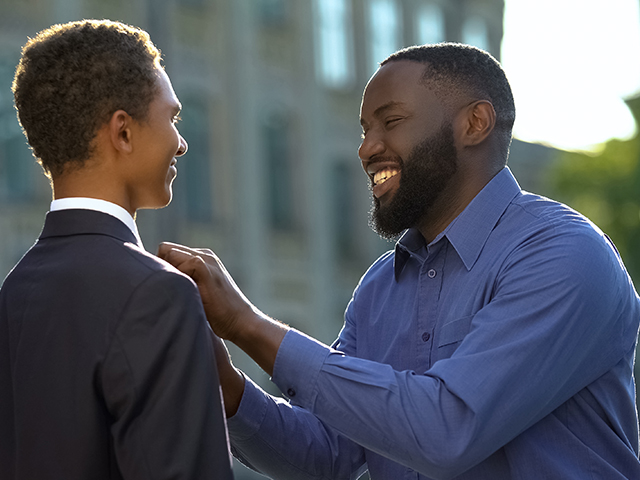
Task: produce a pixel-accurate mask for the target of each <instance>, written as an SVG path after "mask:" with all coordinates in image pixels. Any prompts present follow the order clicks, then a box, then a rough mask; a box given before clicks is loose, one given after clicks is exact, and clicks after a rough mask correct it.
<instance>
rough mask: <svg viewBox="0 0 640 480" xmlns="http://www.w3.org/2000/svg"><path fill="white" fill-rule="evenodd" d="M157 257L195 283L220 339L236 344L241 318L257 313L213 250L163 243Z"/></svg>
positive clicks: (212, 325) (208, 316)
mask: <svg viewBox="0 0 640 480" xmlns="http://www.w3.org/2000/svg"><path fill="white" fill-rule="evenodd" d="M158 256H159V257H160V258H162V259H163V260H165V261H167V262H169V263H170V264H172V265H173V266H174V267H176V268H177V269H178V270H180V271H181V272H182V273H185V274H187V275H189V276H190V277H191V278H192V279H193V280H194V281H195V282H196V285H198V289H199V290H200V297H201V298H202V304H203V306H204V311H205V313H206V314H207V319H208V320H209V323H210V324H211V328H212V329H213V331H214V332H215V334H216V335H218V336H219V337H221V338H224V339H227V340H231V341H232V342H233V341H234V336H235V335H234V333H235V329H236V328H237V327H238V326H239V325H240V323H241V322H240V319H241V318H243V317H244V318H247V317H250V316H252V315H255V314H256V313H258V312H257V309H255V307H254V306H253V305H252V304H251V302H249V300H248V299H247V297H245V296H244V294H243V293H242V292H241V291H240V289H239V288H238V286H237V285H236V283H235V282H234V280H233V278H231V275H229V272H227V269H226V268H225V267H224V265H223V264H222V262H221V261H220V259H219V258H218V257H217V256H216V254H215V253H213V252H212V251H211V250H209V249H201V248H197V249H195V248H189V247H185V246H183V245H177V244H175V243H161V244H160V247H159V248H158ZM234 343H235V342H234Z"/></svg>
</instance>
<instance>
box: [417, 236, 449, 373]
mask: <svg viewBox="0 0 640 480" xmlns="http://www.w3.org/2000/svg"><path fill="white" fill-rule="evenodd" d="M447 245H448V241H447V240H446V238H442V239H440V241H438V242H436V243H435V244H432V245H430V246H429V247H428V248H427V256H426V258H425V260H424V262H423V263H422V266H421V268H420V278H419V279H418V295H419V298H418V314H417V325H416V327H417V331H416V343H417V348H416V352H417V358H416V365H415V369H416V373H424V372H425V371H426V370H428V369H429V368H431V363H430V361H431V360H430V359H431V350H432V349H433V332H434V329H435V326H436V320H437V315H438V307H439V300H440V292H441V290H442V280H443V277H444V260H445V257H446V253H447Z"/></svg>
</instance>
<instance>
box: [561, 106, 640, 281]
mask: <svg viewBox="0 0 640 480" xmlns="http://www.w3.org/2000/svg"><path fill="white" fill-rule="evenodd" d="M627 103H628V105H629V108H630V109H631V111H632V113H633V115H634V117H635V119H636V124H640V97H636V98H634V99H631V100H629V101H628V102H627ZM553 165H554V166H553V167H552V168H551V169H550V170H549V172H548V173H549V177H548V178H549V180H548V182H549V183H548V184H549V186H550V188H551V191H550V193H549V195H550V196H551V197H553V198H555V199H557V200H559V201H561V202H564V203H566V204H567V205H569V206H571V207H572V208H574V209H575V210H577V211H579V212H580V213H582V214H584V215H586V216H587V217H589V219H591V220H592V221H593V222H594V223H595V224H596V225H598V227H600V229H601V230H603V231H604V232H605V233H606V234H607V235H609V236H610V237H611V239H612V240H613V241H614V243H615V244H616V246H617V247H618V250H619V251H620V254H621V255H622V258H623V260H624V262H625V264H626V266H627V269H628V270H629V273H630V275H631V278H633V279H634V281H635V283H636V285H640V136H639V135H638V134H636V136H635V137H634V138H632V139H631V140H628V141H619V140H611V141H609V142H607V143H606V144H605V145H604V148H603V150H602V152H601V153H599V154H598V155H595V156H591V155H587V154H583V153H575V152H562V153H560V154H559V157H558V159H557V161H556V162H554V164H553Z"/></svg>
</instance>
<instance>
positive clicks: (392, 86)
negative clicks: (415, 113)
mask: <svg viewBox="0 0 640 480" xmlns="http://www.w3.org/2000/svg"><path fill="white" fill-rule="evenodd" d="M424 69H425V64H423V63H418V62H413V61H408V60H399V61H393V62H389V63H387V64H385V65H384V66H382V67H380V68H379V69H378V71H377V72H376V73H375V74H374V75H373V77H371V79H370V80H369V83H368V84H367V86H366V88H365V90H364V94H363V96H362V105H361V117H362V120H365V121H366V119H367V118H368V117H372V116H373V115H374V114H375V112H376V111H378V110H379V109H380V108H384V106H386V105H394V106H397V107H400V106H404V107H405V108H407V109H410V110H413V109H420V108H429V109H432V108H435V107H436V106H438V105H440V100H439V99H438V98H437V96H436V95H435V94H434V92H433V91H432V90H431V89H430V88H428V87H427V86H426V85H425V83H424V82H423V81H422V76H423V73H424Z"/></svg>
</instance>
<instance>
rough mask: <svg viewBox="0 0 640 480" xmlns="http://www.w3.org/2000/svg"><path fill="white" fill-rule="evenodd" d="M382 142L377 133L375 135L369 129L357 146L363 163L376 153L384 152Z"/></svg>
mask: <svg viewBox="0 0 640 480" xmlns="http://www.w3.org/2000/svg"><path fill="white" fill-rule="evenodd" d="M384 151H385V146H384V142H383V141H382V139H381V138H380V136H379V135H376V132H375V131H374V130H370V131H369V132H367V134H366V135H365V136H364V138H363V139H362V143H361V144H360V147H358V156H359V157H360V160H362V163H363V165H364V163H365V162H368V161H369V160H371V159H372V158H373V157H375V156H376V155H380V154H382V153H384Z"/></svg>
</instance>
